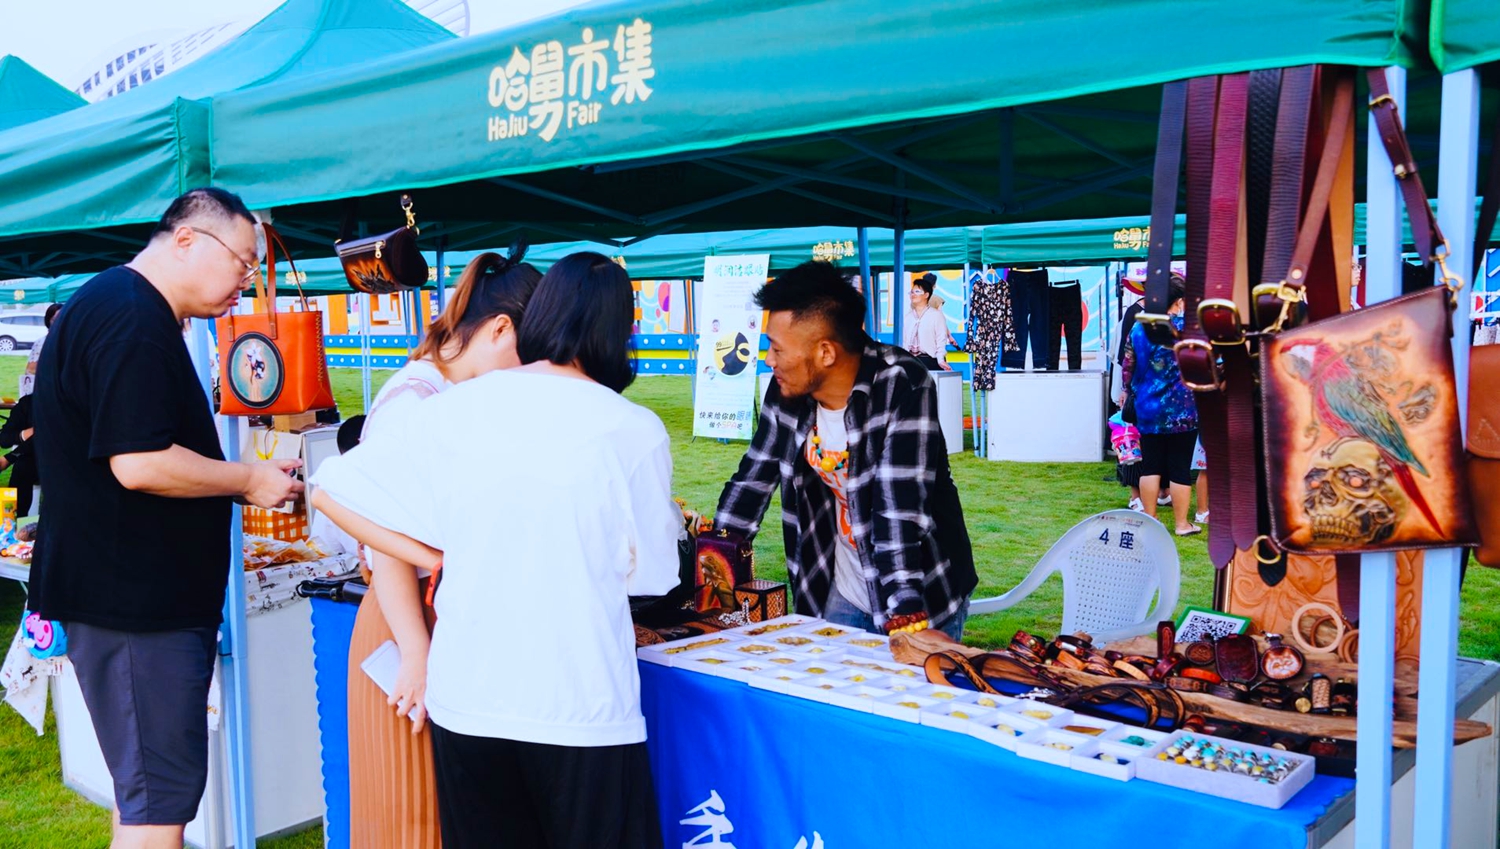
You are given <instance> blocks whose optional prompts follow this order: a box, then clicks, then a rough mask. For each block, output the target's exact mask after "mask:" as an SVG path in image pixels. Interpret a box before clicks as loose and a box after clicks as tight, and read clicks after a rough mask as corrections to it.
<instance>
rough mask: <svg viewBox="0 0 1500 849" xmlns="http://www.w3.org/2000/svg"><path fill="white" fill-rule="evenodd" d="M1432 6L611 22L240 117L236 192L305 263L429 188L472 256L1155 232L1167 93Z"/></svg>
mask: <svg viewBox="0 0 1500 849" xmlns="http://www.w3.org/2000/svg"><path fill="white" fill-rule="evenodd" d="M1419 12H1420V10H1418V9H1415V8H1413V7H1412V6H1411V4H1406V3H1402V2H1397V0H1389V2H1373V3H1372V2H1367V0H1319V2H1313V3H1303V2H1292V0H1280V2H1275V3H1273V4H1272V5H1271V6H1269V7H1268V6H1265V5H1264V4H1252V5H1248V6H1247V5H1246V4H1243V3H1238V2H1227V0H1225V1H1224V2H1211V3H1199V4H1195V5H1194V6H1193V7H1192V11H1191V13H1188V14H1184V13H1183V10H1182V9H1181V7H1180V6H1179V5H1177V4H1170V3H1166V2H1127V3H1105V2H1099V0H1090V2H1085V3H1083V4H1082V5H1081V6H1080V4H1078V3H1073V4H1056V3H1046V2H1040V0H1025V2H1009V3H1003V4H999V3H991V2H982V0H954V2H949V3H946V4H943V5H942V6H941V7H940V8H936V7H931V6H922V5H912V4H908V3H897V2H883V3H877V4H875V5H874V6H871V4H870V3H868V2H864V0H821V1H820V2H814V0H800V2H788V3H780V4H776V5H775V6H774V7H771V8H767V6H766V4H764V3H758V2H751V0H722V2H713V3H701V2H690V0H654V1H653V2H642V3H631V4H625V3H596V4H591V5H587V6H583V7H579V8H576V9H573V10H571V11H569V12H567V13H566V14H564V15H561V16H558V17H555V18H550V19H546V20H542V21H537V22H533V23H529V24H526V25H524V26H520V27H516V28H513V29H509V30H503V31H499V32H492V33H487V34H484V35H480V36H476V37H472V38H468V39H464V40H462V41H459V42H455V43H452V44H444V45H435V46H433V47H428V48H423V49H421V50H417V51H414V52H412V53H410V54H408V55H406V56H403V57H395V58H391V59H384V60H377V61H374V62H371V63H369V64H366V65H363V66H359V67H354V68H348V69H343V70H340V71H337V72H333V73H328V74H322V75H318V76H316V77H306V78H302V79H300V80H295V81H292V80H288V81H285V82H282V83H278V84H276V85H272V86H265V87H261V88H259V89H257V90H254V91H243V92H237V93H232V94H228V95H225V96H224V97H222V98H216V99H215V102H214V108H213V116H212V123H213V131H212V135H213V146H212V160H213V179H214V182H215V183H216V184H218V185H222V186H224V187H226V188H230V189H232V190H234V191H238V192H241V193H242V194H244V195H245V196H246V198H247V199H248V200H249V201H250V202H251V203H252V204H253V205H255V206H273V207H278V208H280V211H279V213H278V215H279V219H278V220H280V221H281V222H282V223H283V226H284V229H286V230H288V231H291V230H296V231H297V232H296V233H289V234H290V235H293V236H294V237H299V238H302V239H304V242H303V245H302V246H301V248H302V249H305V250H308V251H313V250H317V251H323V250H326V246H327V245H328V244H329V243H330V242H331V241H332V239H333V238H334V237H335V235H336V234H337V231H338V222H339V221H340V220H341V219H342V218H343V217H344V215H345V214H346V213H350V214H353V215H354V216H355V217H356V218H357V219H358V220H361V221H364V222H368V225H369V227H371V228H372V229H373V228H376V227H381V226H387V224H386V222H390V221H394V220H396V212H397V210H396V208H395V199H396V195H397V194H398V193H399V192H401V191H408V190H415V191H416V195H417V199H418V207H419V212H420V213H421V214H422V215H423V216H424V219H425V220H426V221H427V222H428V223H429V225H431V226H429V228H428V231H427V235H428V236H429V237H432V238H434V239H435V240H438V239H446V241H447V244H448V246H449V247H451V248H454V249H462V248H470V247H479V246H483V245H492V244H503V243H504V242H505V241H507V240H508V235H509V233H510V232H512V231H514V230H516V229H526V230H527V231H529V232H530V233H532V234H538V233H541V234H551V235H553V236H557V235H561V236H563V237H574V238H587V239H590V240H594V241H606V242H609V241H613V242H616V243H623V241H624V240H627V239H630V238H639V237H642V236H647V235H651V234H654V233H660V232H667V231H671V230H673V229H676V230H715V229H731V228H741V227H761V228H770V227H786V226H800V225H822V224H839V225H845V226H897V225H899V226H901V227H902V228H911V227H934V226H944V225H972V224H981V223H989V222H1000V221H1041V220H1057V219H1082V218H1094V217H1102V216H1108V215H1118V214H1120V213H1121V212H1137V213H1141V212H1145V211H1146V207H1147V205H1148V193H1149V188H1150V175H1149V171H1150V164H1151V154H1152V151H1153V149H1154V145H1155V125H1156V112H1157V104H1158V102H1159V89H1158V87H1157V84H1159V83H1160V82H1162V81H1165V80H1169V79H1175V78H1182V77H1188V76H1194V75H1198V74H1205V73H1213V72H1218V71H1225V70H1244V69H1251V68H1261V67H1279V66H1285V65H1292V64H1299V63H1306V62H1316V61H1322V62H1343V63H1350V64H1357V65H1387V64H1403V65H1414V64H1416V63H1417V62H1418V61H1419V59H1418V58H1417V56H1415V55H1414V54H1413V48H1414V47H1421V45H1420V43H1419V37H1418V35H1417V34H1418V33H1420V32H1421V23H1420V21H1419V20H1418V14H1419ZM1080 21H1087V22H1088V28H1087V30H1088V33H1130V38H1131V48H1132V49H1131V52H1130V53H1129V55H1128V56H1124V55H1122V54H1121V53H1120V52H1119V51H1114V50H1092V49H1079V50H1073V49H1068V50H1063V49H1059V47H1058V46H1059V45H1065V44H1076V43H1078V42H1079V39H1080V36H1081V35H1085V36H1086V35H1087V34H1088V33H1080V29H1079V22H1080ZM1148 22H1149V25H1147V23H1148ZM648 28H649V31H648ZM830 33H839V34H840V37H838V38H830V37H829V34H830ZM585 36H587V40H585ZM569 51H574V52H569ZM1001 53H1003V55H1004V59H1003V61H997V59H996V56H997V55H999V54H1001ZM934 56H942V57H943V61H941V62H936V61H932V57H934ZM875 57H882V59H881V60H880V61H874V58H875ZM559 59H560V61H559ZM559 65H561V71H559V70H558V66H559ZM559 73H560V74H561V80H560V82H559V77H558V74H559ZM605 76H607V77H608V79H607V80H604V77H605ZM559 84H560V85H561V89H560V90H559V89H558V88H557V86H558V85H559ZM538 91H540V95H541V96H540V97H537V96H536V95H537V94H538ZM553 95H557V96H556V97H554V96H553ZM559 110H560V111H559ZM287 126H296V127H298V128H299V130H300V131H299V132H297V133H287V132H285V131H284V129H283V128H285V127H287ZM333 150H337V151H339V154H340V155H339V156H337V157H334V156H331V155H330V153H329V152H330V151H333ZM350 198H358V199H360V200H358V202H357V203H355V204H354V205H353V207H352V209H351V208H350V207H349V206H346V205H345V203H344V201H346V200H347V199H350ZM893 198H894V199H897V201H896V202H894V203H893Z"/></svg>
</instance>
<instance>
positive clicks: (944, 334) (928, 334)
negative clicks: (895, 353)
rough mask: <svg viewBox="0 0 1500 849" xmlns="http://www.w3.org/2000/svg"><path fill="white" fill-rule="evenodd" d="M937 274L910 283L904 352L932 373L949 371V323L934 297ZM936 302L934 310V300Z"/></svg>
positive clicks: (924, 276) (927, 275)
mask: <svg viewBox="0 0 1500 849" xmlns="http://www.w3.org/2000/svg"><path fill="white" fill-rule="evenodd" d="M936 288H937V275H935V274H924V275H922V276H921V277H918V278H916V279H914V280H912V281H911V295H910V297H911V308H912V314H913V317H914V319H915V320H914V321H912V322H911V326H910V327H908V328H907V330H906V342H905V346H906V350H907V351H908V352H909V353H911V355H912V356H914V357H916V358H917V359H918V360H919V361H921V363H922V365H924V366H927V368H928V369H930V370H932V371H952V367H951V366H949V365H948V343H949V342H951V341H952V337H951V336H949V334H948V321H947V319H945V318H943V311H942V309H941V305H942V300H941V299H940V298H935V296H934V295H933V291H934V290H935V289H936ZM934 300H937V305H936V306H937V308H934V304H933V301H934Z"/></svg>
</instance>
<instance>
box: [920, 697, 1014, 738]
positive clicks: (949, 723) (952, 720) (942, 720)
mask: <svg viewBox="0 0 1500 849" xmlns="http://www.w3.org/2000/svg"><path fill="white" fill-rule="evenodd" d="M997 713H998V711H994V710H991V709H989V708H982V707H979V706H977V705H974V704H971V703H968V702H945V703H943V704H938V705H933V706H932V707H930V708H925V709H923V711H922V716H921V719H920V722H921V723H922V724H923V725H926V726H929V727H932V728H941V729H943V730H945V731H956V732H958V733H959V734H965V735H968V736H971V737H972V736H974V732H973V729H974V727H975V726H976V725H978V726H983V725H984V723H986V722H988V721H989V720H990V718H991V717H993V716H995V715H996V714H997Z"/></svg>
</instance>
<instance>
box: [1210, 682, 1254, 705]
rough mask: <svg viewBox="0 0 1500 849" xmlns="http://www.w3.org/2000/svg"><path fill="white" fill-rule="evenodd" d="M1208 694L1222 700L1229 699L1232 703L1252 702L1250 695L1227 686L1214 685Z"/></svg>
mask: <svg viewBox="0 0 1500 849" xmlns="http://www.w3.org/2000/svg"><path fill="white" fill-rule="evenodd" d="M1208 694H1209V695H1211V696H1218V697H1219V698H1221V699H1228V700H1229V701H1231V702H1247V701H1249V700H1250V695H1249V694H1248V693H1246V692H1244V691H1243V690H1237V689H1235V688H1234V687H1231V686H1229V685H1227V684H1215V685H1213V686H1212V687H1210V688H1209V689H1208Z"/></svg>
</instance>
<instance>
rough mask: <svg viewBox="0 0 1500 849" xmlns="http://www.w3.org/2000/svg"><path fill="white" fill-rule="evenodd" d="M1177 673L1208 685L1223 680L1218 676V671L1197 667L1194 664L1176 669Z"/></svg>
mask: <svg viewBox="0 0 1500 849" xmlns="http://www.w3.org/2000/svg"><path fill="white" fill-rule="evenodd" d="M1177 674H1178V675H1180V676H1182V677H1183V678H1196V679H1198V680H1199V681H1202V682H1204V683H1206V684H1210V685H1212V684H1222V683H1223V682H1224V679H1223V678H1220V677H1219V673H1217V672H1214V671H1213V670H1211V669H1199V668H1197V667H1195V666H1189V667H1186V668H1183V669H1179V670H1177Z"/></svg>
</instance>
